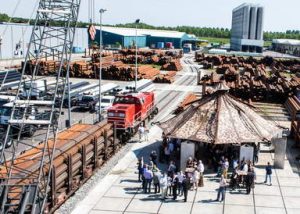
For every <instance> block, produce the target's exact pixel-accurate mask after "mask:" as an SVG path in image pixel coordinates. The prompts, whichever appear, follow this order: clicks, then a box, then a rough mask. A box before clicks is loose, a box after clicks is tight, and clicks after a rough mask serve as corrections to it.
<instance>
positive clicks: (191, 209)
mask: <svg viewBox="0 0 300 214" xmlns="http://www.w3.org/2000/svg"><path fill="white" fill-rule="evenodd" d="M197 193H198V188H197V189H196V193H195V195H194V199H193V202H192V207H191V211H190V214H192V212H193V207H194V204H195V199H196V196H197Z"/></svg>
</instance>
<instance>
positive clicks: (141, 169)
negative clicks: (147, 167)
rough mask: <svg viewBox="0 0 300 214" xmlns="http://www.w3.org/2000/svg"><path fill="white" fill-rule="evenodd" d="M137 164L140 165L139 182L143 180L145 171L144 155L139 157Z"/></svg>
mask: <svg viewBox="0 0 300 214" xmlns="http://www.w3.org/2000/svg"><path fill="white" fill-rule="evenodd" d="M137 165H138V173H139V176H138V180H139V182H141V181H142V177H143V173H144V168H143V165H144V161H143V157H141V158H139V160H138V163H137Z"/></svg>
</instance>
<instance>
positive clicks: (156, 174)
mask: <svg viewBox="0 0 300 214" xmlns="http://www.w3.org/2000/svg"><path fill="white" fill-rule="evenodd" d="M160 178H161V173H160V172H159V171H158V170H157V169H155V170H154V172H153V185H154V192H155V194H156V193H160V185H159V181H160Z"/></svg>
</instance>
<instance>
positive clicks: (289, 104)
mask: <svg viewBox="0 0 300 214" xmlns="http://www.w3.org/2000/svg"><path fill="white" fill-rule="evenodd" d="M284 106H285V107H286V109H287V110H288V112H289V113H290V115H291V119H292V123H291V136H292V137H294V139H295V142H296V143H298V144H299V143H300V119H299V115H300V100H299V99H298V98H297V97H296V96H292V97H289V98H288V99H287V101H286V102H285V104H284Z"/></svg>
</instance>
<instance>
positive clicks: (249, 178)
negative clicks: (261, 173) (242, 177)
mask: <svg viewBox="0 0 300 214" xmlns="http://www.w3.org/2000/svg"><path fill="white" fill-rule="evenodd" d="M254 180H255V174H254V171H253V168H251V169H250V170H249V172H248V173H247V175H246V191H247V194H250V192H251V189H253V188H254Z"/></svg>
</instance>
